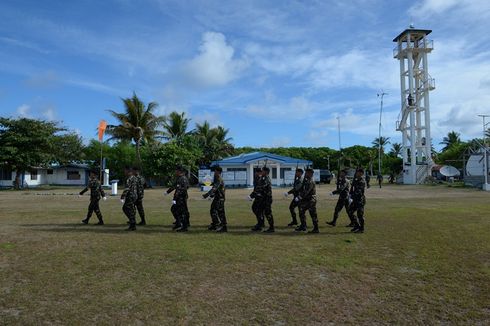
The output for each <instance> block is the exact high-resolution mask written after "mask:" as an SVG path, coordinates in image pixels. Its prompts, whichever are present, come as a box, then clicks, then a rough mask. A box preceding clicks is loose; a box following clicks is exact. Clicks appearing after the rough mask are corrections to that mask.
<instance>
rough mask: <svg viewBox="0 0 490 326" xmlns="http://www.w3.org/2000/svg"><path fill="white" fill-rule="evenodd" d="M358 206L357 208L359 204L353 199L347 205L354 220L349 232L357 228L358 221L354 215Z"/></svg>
mask: <svg viewBox="0 0 490 326" xmlns="http://www.w3.org/2000/svg"><path fill="white" fill-rule="evenodd" d="M358 208H359V204H358V203H357V201H355V200H354V201H353V202H352V204H350V206H349V211H350V214H351V216H352V218H353V220H354V227H353V228H352V230H351V232H354V231H356V230H358V229H359V221H358V219H357V216H356V215H354V213H355V212H358Z"/></svg>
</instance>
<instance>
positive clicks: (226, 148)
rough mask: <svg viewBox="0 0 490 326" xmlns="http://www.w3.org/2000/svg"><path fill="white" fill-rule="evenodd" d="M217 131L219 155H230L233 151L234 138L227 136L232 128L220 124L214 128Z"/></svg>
mask: <svg viewBox="0 0 490 326" xmlns="http://www.w3.org/2000/svg"><path fill="white" fill-rule="evenodd" d="M213 130H214V131H215V139H216V141H217V142H218V153H219V155H229V154H231V153H232V152H233V145H232V143H231V142H232V141H233V138H231V137H227V136H228V132H230V129H225V128H224V127H223V126H218V127H216V128H214V129H213Z"/></svg>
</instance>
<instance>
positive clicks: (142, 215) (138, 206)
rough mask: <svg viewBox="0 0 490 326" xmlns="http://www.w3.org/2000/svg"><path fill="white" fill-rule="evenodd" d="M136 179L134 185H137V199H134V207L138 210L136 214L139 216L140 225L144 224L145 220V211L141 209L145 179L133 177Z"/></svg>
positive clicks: (138, 176)
mask: <svg viewBox="0 0 490 326" xmlns="http://www.w3.org/2000/svg"><path fill="white" fill-rule="evenodd" d="M135 178H136V185H137V190H136V192H137V194H138V199H136V201H135V203H134V205H135V206H136V209H137V210H138V214H139V215H140V218H141V222H140V224H143V225H144V224H146V220H145V210H144V208H143V197H144V196H145V178H143V176H141V175H139V174H138V175H137V176H135Z"/></svg>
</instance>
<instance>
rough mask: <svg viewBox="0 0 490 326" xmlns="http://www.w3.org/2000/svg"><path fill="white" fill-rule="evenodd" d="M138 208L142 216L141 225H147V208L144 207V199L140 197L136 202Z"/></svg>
mask: <svg viewBox="0 0 490 326" xmlns="http://www.w3.org/2000/svg"><path fill="white" fill-rule="evenodd" d="M135 205H136V209H137V210H138V214H139V216H140V218H141V222H140V223H139V224H140V225H145V224H146V219H145V209H144V207H143V199H138V200H137V201H136V203H135Z"/></svg>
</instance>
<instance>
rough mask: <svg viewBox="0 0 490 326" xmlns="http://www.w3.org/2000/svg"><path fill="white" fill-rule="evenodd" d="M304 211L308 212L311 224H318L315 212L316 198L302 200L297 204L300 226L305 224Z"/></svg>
mask: <svg viewBox="0 0 490 326" xmlns="http://www.w3.org/2000/svg"><path fill="white" fill-rule="evenodd" d="M306 212H309V213H310V217H311V220H312V222H313V225H315V226H316V225H318V215H317V213H316V200H315V199H311V200H308V201H302V202H301V203H300V204H299V220H300V221H301V225H302V226H306Z"/></svg>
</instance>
